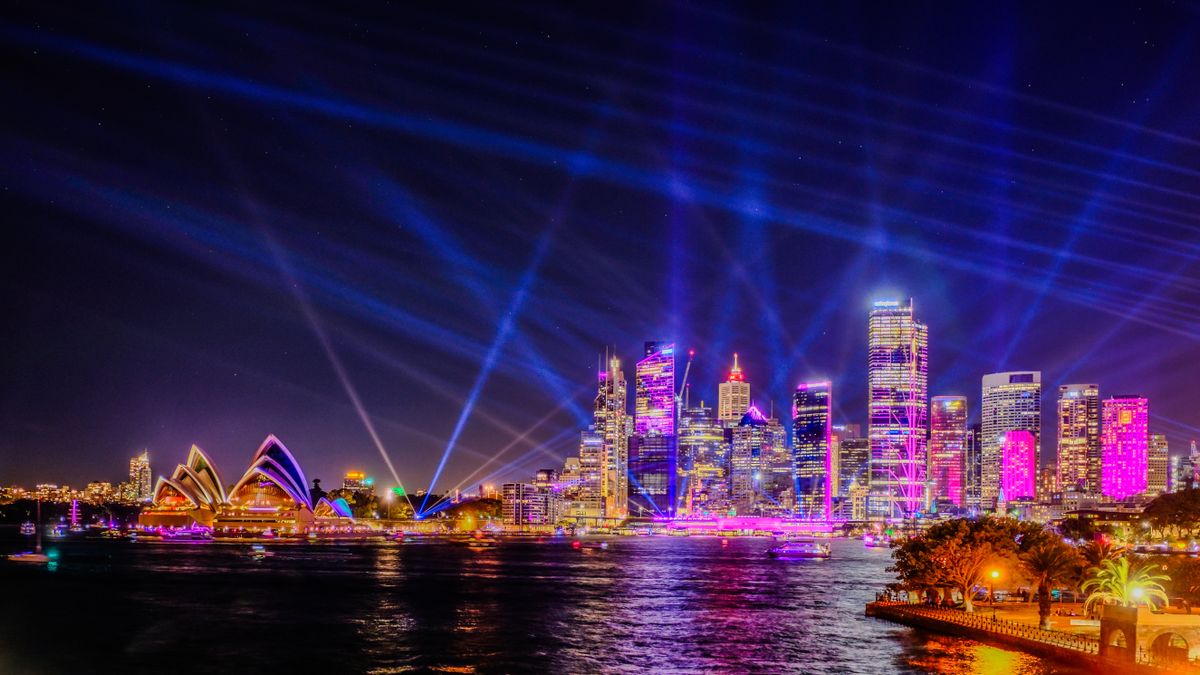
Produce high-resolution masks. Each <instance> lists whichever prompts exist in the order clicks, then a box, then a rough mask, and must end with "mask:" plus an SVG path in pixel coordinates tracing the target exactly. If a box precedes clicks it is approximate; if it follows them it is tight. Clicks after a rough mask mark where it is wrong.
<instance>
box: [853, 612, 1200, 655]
mask: <svg viewBox="0 0 1200 675" xmlns="http://www.w3.org/2000/svg"><path fill="white" fill-rule="evenodd" d="M866 614H867V616H870V617H875V618H880V619H887V620H889V621H894V622H896V623H901V624H904V625H906V626H912V627H914V628H921V629H924V630H928V631H933V632H938V633H945V634H949V635H956V636H960V637H966V638H970V639H973V640H978V641H980V642H987V643H992V644H997V645H1000V646H1005V647H1011V648H1016V649H1020V650H1022V651H1026V652H1029V653H1031V654H1035V655H1037V656H1040V657H1043V658H1047V659H1053V660H1057V661H1064V662H1073V663H1076V664H1078V663H1079V662H1080V660H1083V661H1085V662H1088V663H1090V664H1091V665H1094V666H1095V667H1097V668H1101V669H1102V671H1103V672H1106V673H1108V672H1112V673H1164V672H1177V673H1200V667H1198V666H1197V665H1196V664H1195V663H1194V662H1192V663H1172V664H1171V665H1169V666H1164V665H1159V664H1155V663H1153V660H1152V658H1151V657H1150V656H1149V655H1148V654H1145V653H1138V654H1136V655H1135V656H1134V659H1133V660H1132V661H1129V660H1118V659H1113V658H1106V657H1105V656H1101V654H1100V652H1101V649H1100V640H1098V639H1096V638H1091V637H1087V636H1084V635H1079V634H1076V633H1068V632H1064V631H1057V630H1042V629H1041V628H1039V627H1038V626H1036V625H1030V624H1027V623H1021V622H1017V621H1010V620H1006V619H997V618H993V617H992V616H991V615H988V614H986V613H971V614H969V613H966V612H963V611H961V610H957V609H941V608H934V607H928V606H925V605H919V604H911V603H907V602H897V601H887V600H877V601H875V602H871V603H868V604H867V607H866Z"/></svg>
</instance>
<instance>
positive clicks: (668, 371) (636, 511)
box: [629, 342, 679, 516]
mask: <svg viewBox="0 0 1200 675" xmlns="http://www.w3.org/2000/svg"><path fill="white" fill-rule="evenodd" d="M636 370H637V379H636V385H635V386H636V395H635V403H634V424H633V427H634V433H633V438H632V439H631V442H630V446H629V478H630V484H629V512H630V514H631V515H637V516H674V515H675V506H676V503H677V493H676V489H677V486H678V477H677V472H678V470H679V446H678V437H677V436H676V427H675V425H676V420H677V417H676V401H677V397H676V394H675V345H674V344H673V343H669V342H647V343H646V345H645V357H644V358H642V360H640V361H638V362H637V368H636Z"/></svg>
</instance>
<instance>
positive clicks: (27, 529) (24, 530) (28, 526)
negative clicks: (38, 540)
mask: <svg viewBox="0 0 1200 675" xmlns="http://www.w3.org/2000/svg"><path fill="white" fill-rule="evenodd" d="M35 532H37V526H36V525H34V524H33V523H31V522H29V521H28V520H27V521H25V522H23V523H21V534H23V535H25V536H26V537H32V536H33V535H34V533H35Z"/></svg>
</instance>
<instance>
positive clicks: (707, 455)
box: [679, 401, 729, 515]
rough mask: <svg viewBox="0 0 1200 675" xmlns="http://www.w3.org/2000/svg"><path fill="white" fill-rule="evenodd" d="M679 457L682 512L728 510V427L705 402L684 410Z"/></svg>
mask: <svg viewBox="0 0 1200 675" xmlns="http://www.w3.org/2000/svg"><path fill="white" fill-rule="evenodd" d="M679 457H680V465H681V467H680V479H681V481H682V485H681V487H680V489H679V494H680V499H681V500H682V504H681V505H680V508H679V512H680V513H681V514H684V515H711V514H720V513H724V512H726V511H728V509H729V488H728V482H727V480H728V473H729V469H728V467H729V444H728V443H727V442H726V440H725V429H724V427H723V426H722V425H721V423H720V422H719V421H718V420H717V418H716V417H715V416H714V415H713V410H712V408H709V407H707V406H705V405H704V401H701V402H700V405H699V406H695V407H685V408H684V409H683V411H682V412H681V413H680V416H679Z"/></svg>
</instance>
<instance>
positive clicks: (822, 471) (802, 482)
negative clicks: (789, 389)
mask: <svg viewBox="0 0 1200 675" xmlns="http://www.w3.org/2000/svg"><path fill="white" fill-rule="evenodd" d="M831 400H832V385H831V384H830V383H829V382H809V383H805V384H801V385H800V386H799V387H797V388H796V392H795V394H793V395H792V464H793V467H794V470H795V472H796V473H795V476H796V517H797V518H800V519H802V520H829V518H830V515H831V513H832V511H833V482H832V480H831V476H832V475H833V454H832V446H833V443H832V435H833V427H832V420H831V419H830V417H831Z"/></svg>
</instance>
